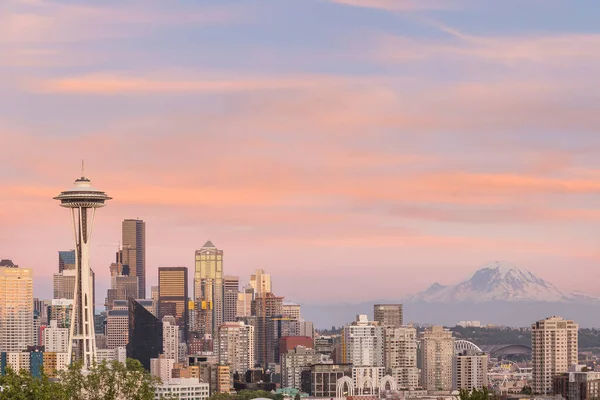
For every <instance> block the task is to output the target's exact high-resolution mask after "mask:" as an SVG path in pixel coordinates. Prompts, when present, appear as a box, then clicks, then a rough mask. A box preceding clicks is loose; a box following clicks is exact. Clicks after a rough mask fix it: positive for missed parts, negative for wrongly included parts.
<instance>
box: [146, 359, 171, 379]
mask: <svg viewBox="0 0 600 400" xmlns="http://www.w3.org/2000/svg"><path fill="white" fill-rule="evenodd" d="M174 365H175V360H173V359H172V358H166V357H164V356H161V357H159V358H151V359H150V373H151V374H152V375H154V376H156V377H157V378H159V379H160V380H161V382H162V383H169V382H171V379H172V378H173V366H174Z"/></svg>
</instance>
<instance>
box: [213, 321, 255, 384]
mask: <svg viewBox="0 0 600 400" xmlns="http://www.w3.org/2000/svg"><path fill="white" fill-rule="evenodd" d="M218 342H219V345H218V346H219V352H218V353H219V363H220V364H226V365H229V367H230V368H229V370H230V371H231V373H232V374H234V373H236V372H237V373H239V374H245V373H246V371H247V370H249V369H251V368H254V327H253V326H251V325H245V324H244V323H243V322H228V323H225V324H223V325H221V326H220V327H219V334H218Z"/></svg>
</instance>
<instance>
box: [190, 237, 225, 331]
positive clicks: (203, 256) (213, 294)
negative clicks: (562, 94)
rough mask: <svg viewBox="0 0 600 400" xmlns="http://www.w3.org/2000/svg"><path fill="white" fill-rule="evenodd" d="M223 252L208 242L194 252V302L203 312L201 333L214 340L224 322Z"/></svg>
mask: <svg viewBox="0 0 600 400" xmlns="http://www.w3.org/2000/svg"><path fill="white" fill-rule="evenodd" d="M223 293H224V288H223V250H219V249H217V247H216V246H215V245H214V244H213V243H212V242H211V241H210V240H208V241H207V242H206V243H205V244H204V246H202V248H201V249H200V250H196V257H195V270H194V301H196V302H199V303H200V304H201V305H202V307H199V309H200V310H204V311H205V314H206V315H205V316H204V317H203V318H200V319H201V320H202V329H201V330H202V331H203V332H202V333H204V334H211V335H212V337H213V338H216V336H217V332H218V329H219V326H220V325H221V324H222V323H223V321H224V304H223V303H224V296H223Z"/></svg>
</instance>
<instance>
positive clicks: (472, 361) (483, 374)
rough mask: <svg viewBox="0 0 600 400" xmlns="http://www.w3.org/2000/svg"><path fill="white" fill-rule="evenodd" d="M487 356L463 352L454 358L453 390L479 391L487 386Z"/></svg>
mask: <svg viewBox="0 0 600 400" xmlns="http://www.w3.org/2000/svg"><path fill="white" fill-rule="evenodd" d="M487 370H488V355H487V354H485V353H480V352H474V351H468V350H467V351H463V352H461V353H459V354H457V355H455V356H454V384H453V388H454V390H461V389H464V390H467V391H469V392H471V391H473V390H474V389H477V390H481V389H482V388H487V386H488V377H487Z"/></svg>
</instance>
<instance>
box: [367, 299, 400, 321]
mask: <svg viewBox="0 0 600 400" xmlns="http://www.w3.org/2000/svg"><path fill="white" fill-rule="evenodd" d="M373 315H374V318H373V319H374V320H375V321H377V322H379V325H383V326H402V304H375V305H374V306H373Z"/></svg>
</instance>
